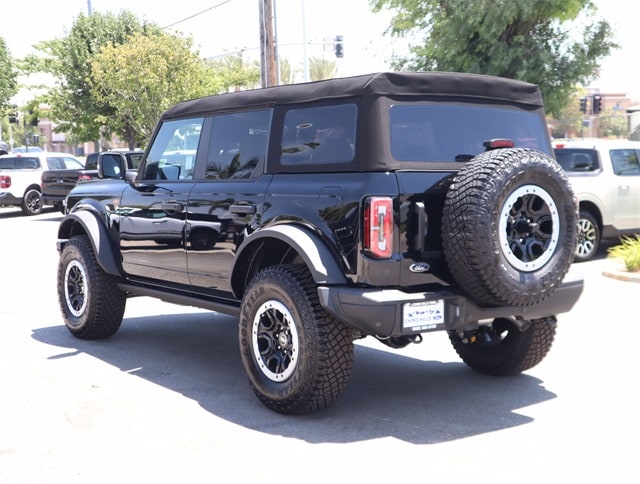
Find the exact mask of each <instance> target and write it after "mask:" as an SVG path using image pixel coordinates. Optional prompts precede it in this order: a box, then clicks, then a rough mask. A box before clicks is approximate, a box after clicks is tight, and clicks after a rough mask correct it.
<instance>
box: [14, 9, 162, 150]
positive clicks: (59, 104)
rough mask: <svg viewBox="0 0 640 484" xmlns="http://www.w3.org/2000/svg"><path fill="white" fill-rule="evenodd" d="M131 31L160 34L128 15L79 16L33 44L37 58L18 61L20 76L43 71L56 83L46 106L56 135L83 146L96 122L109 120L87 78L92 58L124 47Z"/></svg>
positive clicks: (95, 133) (109, 108) (93, 135)
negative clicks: (62, 32)
mask: <svg viewBox="0 0 640 484" xmlns="http://www.w3.org/2000/svg"><path fill="white" fill-rule="evenodd" d="M136 32H137V33H142V34H145V35H152V34H154V33H160V32H161V29H160V27H158V26H157V25H155V24H151V23H146V22H141V21H140V20H138V19H137V17H136V16H135V15H134V14H132V13H131V12H128V11H122V12H120V13H119V14H118V15H114V14H112V13H104V14H103V13H93V14H91V15H88V16H87V15H84V14H80V15H78V17H77V18H76V19H75V20H74V22H73V25H72V27H71V29H70V30H69V32H68V34H67V35H66V36H65V37H63V38H59V39H54V40H50V41H45V42H41V43H40V44H37V45H36V49H37V50H38V51H40V52H41V53H42V55H37V56H29V57H27V58H26V59H25V60H24V62H23V64H22V68H23V70H24V72H26V73H33V72H45V73H49V74H51V75H53V77H54V78H55V79H56V86H55V87H54V88H52V89H50V91H49V92H48V95H47V99H46V101H47V103H48V105H49V106H50V107H51V111H50V114H49V115H50V117H51V118H52V119H55V120H57V121H58V122H59V125H58V127H57V130H58V131H61V132H67V133H70V134H71V135H73V136H74V137H76V138H77V139H80V140H85V141H89V140H97V139H99V138H100V135H101V131H102V123H103V122H104V120H105V119H109V118H111V117H113V116H115V114H116V112H115V109H116V108H115V106H113V105H110V104H109V103H108V102H107V101H106V100H105V99H104V98H103V97H102V96H101V95H100V93H99V92H97V91H96V89H95V87H92V86H95V85H96V83H95V80H94V79H93V77H92V76H93V72H92V60H93V57H94V56H95V55H97V54H99V53H100V51H101V49H102V48H104V47H106V46H113V45H122V44H125V43H127V42H128V41H129V38H130V37H131V35H133V34H134V33H136Z"/></svg>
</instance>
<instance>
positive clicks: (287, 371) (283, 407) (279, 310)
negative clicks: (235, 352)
mask: <svg viewBox="0 0 640 484" xmlns="http://www.w3.org/2000/svg"><path fill="white" fill-rule="evenodd" d="M239 340H240V353H241V356H242V362H243V364H244V368H245V370H246V372H247V375H248V376H249V383H250V385H251V388H252V389H253V391H254V393H255V394H256V396H257V397H258V399H259V400H260V401H261V402H262V403H263V404H264V405H265V406H267V407H268V408H270V409H271V410H274V411H276V412H279V413H283V414H304V413H310V412H313V411H316V410H319V409H321V408H324V407H326V406H327V405H329V404H330V403H331V402H333V401H334V400H335V399H336V398H337V397H338V395H339V394H340V392H341V391H342V389H343V388H344V387H345V385H346V383H347V381H348V379H349V375H350V373H351V367H352V364H353V338H352V333H351V330H349V328H347V327H346V326H345V325H343V324H342V323H340V322H339V321H337V320H336V319H335V318H334V317H333V316H331V315H330V314H329V313H327V312H326V311H325V310H324V309H323V308H322V307H321V306H320V304H319V301H318V295H317V290H316V287H315V284H314V281H313V279H312V277H311V275H310V274H309V271H308V270H307V269H306V267H304V266H298V265H286V266H273V267H268V268H266V269H264V270H263V271H261V272H260V273H258V274H257V275H256V277H255V278H254V279H253V281H252V283H251V284H250V286H249V287H248V288H247V290H246V292H245V295H244V298H243V301H242V308H241V313H240V328H239Z"/></svg>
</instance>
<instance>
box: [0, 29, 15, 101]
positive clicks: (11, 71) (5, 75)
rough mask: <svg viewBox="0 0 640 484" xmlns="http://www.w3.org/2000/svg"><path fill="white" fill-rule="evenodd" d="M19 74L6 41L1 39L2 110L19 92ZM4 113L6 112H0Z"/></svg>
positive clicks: (0, 96)
mask: <svg viewBox="0 0 640 484" xmlns="http://www.w3.org/2000/svg"><path fill="white" fill-rule="evenodd" d="M17 78H18V74H17V72H16V69H15V67H14V65H13V60H12V58H11V55H10V54H9V50H8V49H7V44H6V42H5V40H4V39H3V38H2V37H0V108H2V107H6V106H7V105H8V104H9V100H10V99H11V98H12V97H13V96H14V95H15V94H16V93H17V92H18V81H17ZM0 112H2V113H4V110H0Z"/></svg>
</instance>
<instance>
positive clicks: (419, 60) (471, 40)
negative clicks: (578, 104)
mask: <svg viewBox="0 0 640 484" xmlns="http://www.w3.org/2000/svg"><path fill="white" fill-rule="evenodd" d="M370 5H371V7H372V8H373V10H374V11H380V10H381V9H383V8H389V9H391V10H392V11H394V12H395V15H394V17H393V18H392V21H391V25H390V26H389V28H388V32H389V33H390V34H391V35H393V36H397V37H409V38H412V39H414V43H413V44H412V45H411V47H410V54H409V56H407V57H404V58H402V57H401V58H396V59H395V60H394V67H396V68H399V69H410V70H418V71H426V70H440V71H454V72H474V73H480V74H489V75H496V76H502V77H508V78H512V79H520V80H523V81H527V82H532V83H534V84H538V85H539V86H540V89H541V91H542V94H543V96H544V100H545V106H546V109H547V111H548V112H550V113H558V112H559V111H560V110H561V109H562V108H563V107H564V106H566V104H567V103H568V100H569V99H571V94H572V93H573V92H574V91H575V88H576V86H578V85H586V84H587V83H588V82H589V81H591V80H592V79H594V78H595V76H596V75H597V70H598V66H599V62H600V61H601V60H602V59H603V58H605V57H606V56H608V55H609V53H610V52H611V50H612V49H614V48H617V45H616V44H615V42H614V41H613V40H612V38H613V36H612V35H613V34H612V30H611V26H610V25H609V24H608V22H606V21H604V20H597V19H596V17H595V13H596V8H595V6H594V5H593V3H592V2H591V1H590V0H473V1H469V0H370Z"/></svg>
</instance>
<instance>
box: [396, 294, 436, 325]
mask: <svg viewBox="0 0 640 484" xmlns="http://www.w3.org/2000/svg"><path fill="white" fill-rule="evenodd" d="M402 327H403V329H411V330H415V331H432V330H436V329H440V328H442V327H444V301H443V300H442V299H438V300H437V301H421V302H413V303H405V304H404V305H403V307H402Z"/></svg>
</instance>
